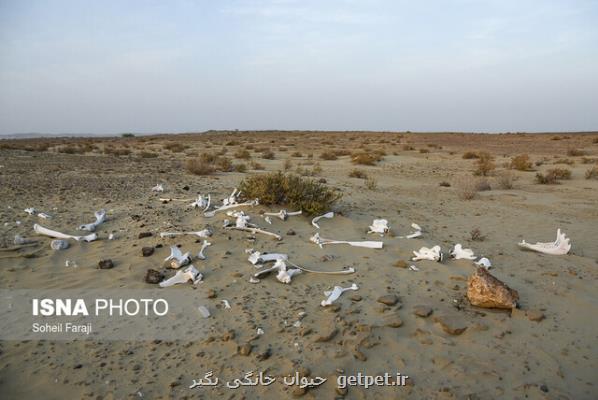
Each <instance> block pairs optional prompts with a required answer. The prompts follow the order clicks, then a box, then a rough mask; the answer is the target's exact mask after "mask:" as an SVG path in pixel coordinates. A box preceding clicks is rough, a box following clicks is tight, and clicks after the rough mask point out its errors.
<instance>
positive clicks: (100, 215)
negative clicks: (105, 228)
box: [79, 210, 106, 232]
mask: <svg viewBox="0 0 598 400" xmlns="http://www.w3.org/2000/svg"><path fill="white" fill-rule="evenodd" d="M94 215H95V217H96V220H95V221H94V222H92V223H91V224H85V225H79V230H80V231H88V232H94V231H95V230H96V227H97V226H98V225H100V224H101V223H102V222H104V221H106V210H100V211H96V212H95V213H94Z"/></svg>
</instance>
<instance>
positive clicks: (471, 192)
mask: <svg viewBox="0 0 598 400" xmlns="http://www.w3.org/2000/svg"><path fill="white" fill-rule="evenodd" d="M455 187H456V188H457V196H458V197H459V198H460V199H461V200H471V199H473V198H475V196H476V193H477V192H478V191H477V189H476V183H475V181H474V180H473V179H471V178H465V177H462V178H460V179H458V180H457V181H456V183H455Z"/></svg>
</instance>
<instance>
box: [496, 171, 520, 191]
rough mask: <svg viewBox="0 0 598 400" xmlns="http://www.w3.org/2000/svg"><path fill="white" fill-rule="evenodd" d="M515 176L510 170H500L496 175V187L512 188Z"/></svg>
mask: <svg viewBox="0 0 598 400" xmlns="http://www.w3.org/2000/svg"><path fill="white" fill-rule="evenodd" d="M515 179H516V176H515V174H514V173H513V172H511V171H502V172H500V173H499V174H498V175H497V177H496V183H497V184H498V187H499V188H501V189H504V190H508V189H513V187H514V182H515Z"/></svg>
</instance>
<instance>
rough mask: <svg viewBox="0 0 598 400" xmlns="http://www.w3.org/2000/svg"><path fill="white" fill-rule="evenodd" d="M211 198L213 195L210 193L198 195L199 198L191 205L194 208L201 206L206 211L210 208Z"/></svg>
mask: <svg viewBox="0 0 598 400" xmlns="http://www.w3.org/2000/svg"><path fill="white" fill-rule="evenodd" d="M211 200H212V197H211V196H210V195H209V194H208V195H207V196H205V197H204V196H202V195H201V194H200V195H197V199H196V200H195V201H194V202H193V203H191V204H190V206H191V207H193V208H201V209H202V210H203V211H204V212H206V211H207V210H208V208H210V201H211Z"/></svg>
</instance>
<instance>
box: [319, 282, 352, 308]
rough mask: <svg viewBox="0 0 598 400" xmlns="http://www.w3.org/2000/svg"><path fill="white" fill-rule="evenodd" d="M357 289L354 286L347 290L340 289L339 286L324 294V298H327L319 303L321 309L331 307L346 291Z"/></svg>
mask: <svg viewBox="0 0 598 400" xmlns="http://www.w3.org/2000/svg"><path fill="white" fill-rule="evenodd" d="M357 289H359V287H358V286H357V285H356V284H352V285H351V286H349V287H348V288H342V287H340V286H335V287H334V289H333V290H329V291H326V292H324V296H328V298H327V299H326V300H322V302H321V303H320V304H321V305H322V307H326V306H329V305H331V304H332V303H333V302H334V301H335V300H336V299H338V298H339V297H341V294H343V293H344V292H346V291H347V290H357Z"/></svg>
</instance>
